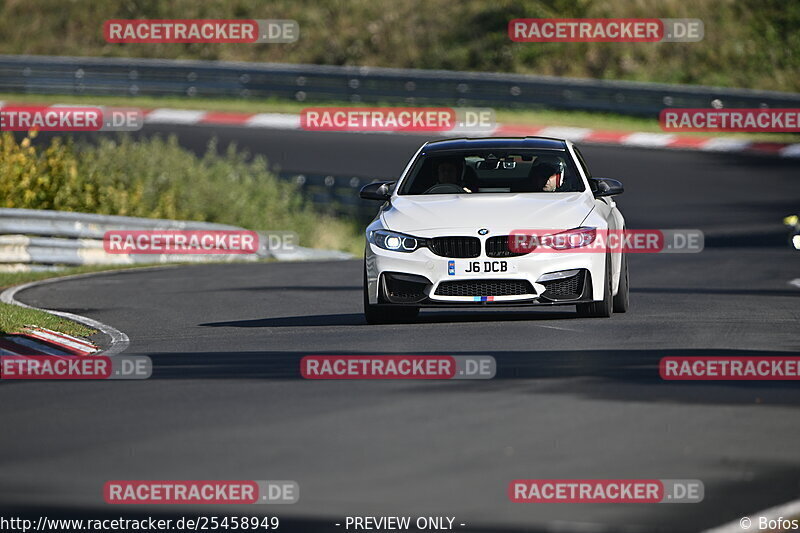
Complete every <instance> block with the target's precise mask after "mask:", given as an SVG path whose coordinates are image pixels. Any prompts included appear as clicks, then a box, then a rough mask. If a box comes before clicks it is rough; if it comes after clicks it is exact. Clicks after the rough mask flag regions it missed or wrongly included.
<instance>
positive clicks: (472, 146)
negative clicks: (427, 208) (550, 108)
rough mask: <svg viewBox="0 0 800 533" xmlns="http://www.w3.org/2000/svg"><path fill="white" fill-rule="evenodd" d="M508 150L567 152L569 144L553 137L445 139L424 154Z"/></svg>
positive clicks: (424, 150) (426, 148)
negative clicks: (450, 151) (448, 151)
mask: <svg viewBox="0 0 800 533" xmlns="http://www.w3.org/2000/svg"><path fill="white" fill-rule="evenodd" d="M508 149H512V150H513V149H518V150H522V149H545V150H566V149H567V143H566V141H564V140H563V139H554V138H551V137H483V138H478V139H468V138H464V139H444V140H441V141H431V142H429V143H427V144H426V145H425V147H424V148H423V150H422V151H423V152H424V153H427V154H430V153H434V152H444V151H447V150H508Z"/></svg>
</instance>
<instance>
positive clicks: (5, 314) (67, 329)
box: [0, 303, 97, 337]
mask: <svg viewBox="0 0 800 533" xmlns="http://www.w3.org/2000/svg"><path fill="white" fill-rule="evenodd" d="M25 326H38V327H41V328H47V329H51V330H53V331H60V332H61V333H66V334H67V335H73V336H75V337H88V336H89V335H92V334H94V333H97V332H96V331H95V330H93V329H92V328H88V327H86V326H84V325H82V324H78V323H77V322H73V321H71V320H67V319H66V318H61V317H59V316H56V315H51V314H50V313H45V312H44V311H39V310H36V309H27V308H25V307H19V306H17V305H10V304H4V303H0V334H13V333H22V332H23V331H24V329H25Z"/></svg>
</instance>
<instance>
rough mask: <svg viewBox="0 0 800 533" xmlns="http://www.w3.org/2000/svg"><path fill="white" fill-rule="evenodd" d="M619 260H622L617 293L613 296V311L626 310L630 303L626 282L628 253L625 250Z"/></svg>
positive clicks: (621, 311) (622, 311)
mask: <svg viewBox="0 0 800 533" xmlns="http://www.w3.org/2000/svg"><path fill="white" fill-rule="evenodd" d="M620 261H622V266H621V267H620V271H619V288H617V294H616V295H615V296H614V312H615V313H624V312H626V311H627V310H628V307H629V305H630V303H629V301H628V299H629V293H630V289H629V287H630V285H629V283H628V255H627V254H626V253H625V252H623V253H622V258H621V259H620Z"/></svg>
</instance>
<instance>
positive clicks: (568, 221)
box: [381, 193, 594, 237]
mask: <svg viewBox="0 0 800 533" xmlns="http://www.w3.org/2000/svg"><path fill="white" fill-rule="evenodd" d="M593 208H594V199H593V197H592V196H591V195H588V194H586V193H541V194H539V193H534V194H531V193H521V194H489V193H486V194H447V195H445V194H436V195H427V196H423V195H414V196H411V195H408V196H396V197H394V198H392V201H391V207H389V208H388V209H387V210H386V211H384V213H383V215H382V217H381V219H382V221H383V224H384V226H385V227H387V228H388V229H391V230H395V231H400V232H404V233H406V232H408V233H413V232H416V234H417V235H419V236H420V237H426V236H433V235H436V234H441V233H440V231H441V230H445V229H446V230H453V231H458V230H462V231H467V232H469V233H470V234H472V233H473V232H474V231H476V229H477V228H486V229H488V230H489V231H490V233H492V234H495V235H496V234H498V232H503V233H507V232H510V231H511V230H514V229H570V228H574V227H577V226H578V225H580V223H581V222H583V220H584V219H585V218H586V216H587V215H588V214H589V213H590V212H591V210H592V209H593Z"/></svg>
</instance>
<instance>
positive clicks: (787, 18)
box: [0, 0, 800, 91]
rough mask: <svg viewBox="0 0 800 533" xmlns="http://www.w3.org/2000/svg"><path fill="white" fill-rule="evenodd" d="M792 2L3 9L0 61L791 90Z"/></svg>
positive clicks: (794, 66) (98, 3)
mask: <svg viewBox="0 0 800 533" xmlns="http://www.w3.org/2000/svg"><path fill="white" fill-rule="evenodd" d="M554 17H558V18H642V17H643V18H697V19H701V20H702V21H703V23H704V28H705V36H704V39H703V41H701V42H697V43H515V42H512V41H511V39H509V37H508V33H507V27H508V23H509V21H510V20H512V19H515V18H554ZM190 18H213V19H294V20H296V21H297V22H298V23H299V25H300V38H299V40H298V41H297V42H295V43H290V44H214V43H204V44H109V43H106V42H105V39H104V38H103V32H102V27H103V22H104V21H105V20H108V19H190ZM798 27H800V3H798V2H792V1H786V0H693V1H692V2H686V1H685V0H635V1H634V0H629V1H620V0H591V1H588V0H581V1H575V0H492V1H487V0H461V1H459V2H453V1H452V0H404V1H402V2H397V1H392V0H270V1H268V2H265V1H264V0H235V1H234V0H205V1H202V2H198V1H196V0H172V1H170V2H157V1H152V0H148V1H127V2H120V1H118V0H94V1H92V2H91V6H87V2H85V1H81V0H37V1H35V2H30V1H28V2H26V1H7V2H2V3H0V50H2V51H3V53H6V54H23V53H24V54H49V55H76V56H105V57H153V58H160V59H163V58H169V59H209V60H234V61H255V62H265V61H272V62H281V63H310V64H322V65H357V66H362V65H363V66H382V67H401V68H422V69H448V70H471V71H479V72H509V73H531V74H544V75H555V76H574V77H579V78H598V79H620V80H635V81H653V82H663V83H687V84H703V85H720V86H726V87H747V88H753V89H769V90H783V91H800V76H798V75H797V73H798V71H800V32H798V31H797V28H798Z"/></svg>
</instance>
